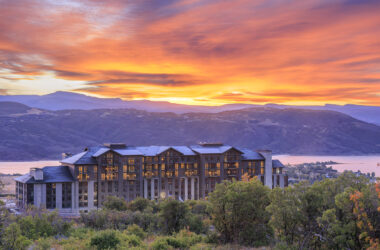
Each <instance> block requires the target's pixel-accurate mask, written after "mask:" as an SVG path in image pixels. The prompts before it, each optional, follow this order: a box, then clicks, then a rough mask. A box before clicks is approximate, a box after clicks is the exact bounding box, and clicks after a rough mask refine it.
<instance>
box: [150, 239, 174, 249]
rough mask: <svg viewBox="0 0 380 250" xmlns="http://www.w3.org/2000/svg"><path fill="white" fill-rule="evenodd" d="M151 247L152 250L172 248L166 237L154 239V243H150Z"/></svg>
mask: <svg viewBox="0 0 380 250" xmlns="http://www.w3.org/2000/svg"><path fill="white" fill-rule="evenodd" d="M150 248H151V249H152V250H167V249H172V247H171V246H169V244H168V241H167V240H166V237H158V238H156V239H155V241H153V243H152V244H151V245H150Z"/></svg>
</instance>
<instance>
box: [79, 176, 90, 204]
mask: <svg viewBox="0 0 380 250" xmlns="http://www.w3.org/2000/svg"><path fill="white" fill-rule="evenodd" d="M87 206H88V183H87V182H79V207H87Z"/></svg>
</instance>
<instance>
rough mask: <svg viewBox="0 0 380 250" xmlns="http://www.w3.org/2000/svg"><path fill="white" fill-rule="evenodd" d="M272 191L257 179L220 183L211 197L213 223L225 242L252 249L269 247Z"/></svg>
mask: <svg viewBox="0 0 380 250" xmlns="http://www.w3.org/2000/svg"><path fill="white" fill-rule="evenodd" d="M269 192H270V189H269V188H268V187H266V186H264V185H262V183H261V182H260V181H258V180H257V179H253V180H250V181H248V182H241V181H233V182H227V181H225V182H223V183H221V184H217V185H216V187H215V190H214V192H212V193H211V194H210V196H209V201H210V210H211V216H212V222H213V225H214V226H215V228H216V230H217V231H218V232H219V233H220V234H221V238H222V240H223V241H224V242H233V243H239V244H245V245H251V246H261V245H266V244H268V242H269V240H270V238H271V234H272V231H271V228H270V227H269V226H268V221H269V218H270V214H269V213H268V212H267V211H266V210H265V208H266V207H267V206H268V205H269V201H270V200H269Z"/></svg>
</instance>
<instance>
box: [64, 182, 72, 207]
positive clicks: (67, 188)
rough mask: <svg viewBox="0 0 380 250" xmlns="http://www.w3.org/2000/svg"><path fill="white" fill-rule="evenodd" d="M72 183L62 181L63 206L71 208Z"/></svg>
mask: <svg viewBox="0 0 380 250" xmlns="http://www.w3.org/2000/svg"><path fill="white" fill-rule="evenodd" d="M71 185H72V184H71V183H70V182H67V183H62V208H71Z"/></svg>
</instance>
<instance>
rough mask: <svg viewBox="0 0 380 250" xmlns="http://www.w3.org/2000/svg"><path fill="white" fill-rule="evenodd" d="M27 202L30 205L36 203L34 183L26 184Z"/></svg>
mask: <svg viewBox="0 0 380 250" xmlns="http://www.w3.org/2000/svg"><path fill="white" fill-rule="evenodd" d="M26 190H27V192H26V198H27V200H26V202H27V203H28V204H30V205H33V204H34V185H33V184H27V185H26Z"/></svg>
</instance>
